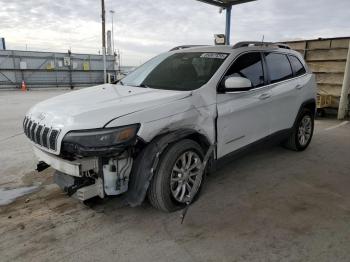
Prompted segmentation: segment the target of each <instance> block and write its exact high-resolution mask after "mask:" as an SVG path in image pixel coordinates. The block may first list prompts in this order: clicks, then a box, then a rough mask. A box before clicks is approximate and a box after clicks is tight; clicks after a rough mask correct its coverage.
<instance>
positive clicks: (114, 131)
mask: <svg viewBox="0 0 350 262" xmlns="http://www.w3.org/2000/svg"><path fill="white" fill-rule="evenodd" d="M138 129H139V124H135V125H130V126H124V127H117V128H102V129H94V130H86V131H85V130H83V131H72V132H69V133H68V134H67V135H66V136H65V137H64V138H63V143H69V144H75V145H79V146H81V147H84V148H102V147H113V146H117V145H120V144H126V143H128V142H131V141H132V140H133V139H134V138H135V137H136V133H137V131H138Z"/></svg>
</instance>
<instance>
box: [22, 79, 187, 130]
mask: <svg viewBox="0 0 350 262" xmlns="http://www.w3.org/2000/svg"><path fill="white" fill-rule="evenodd" d="M190 93H191V92H190V91H169V90H158V89H150V88H141V87H130V86H120V85H111V84H105V85H100V86H95V87H90V88H85V89H82V90H78V91H74V92H70V93H67V94H64V95H60V96H57V97H54V98H51V99H48V100H46V101H43V102H41V103H39V104H37V105H36V106H34V107H33V108H32V109H31V110H30V111H29V112H28V116H30V117H31V118H32V119H34V120H37V121H39V122H41V123H43V124H45V125H47V126H54V127H57V128H63V127H65V128H67V127H68V126H69V127H70V129H71V130H74V129H90V128H101V127H104V126H105V125H106V124H107V123H108V122H110V121H111V120H113V119H117V118H119V117H122V116H125V115H131V114H133V113H136V112H140V111H143V110H147V109H148V108H154V107H157V106H160V105H164V104H168V103H171V102H173V101H176V100H179V99H182V98H185V97H187V96H188V95H189V94H190Z"/></svg>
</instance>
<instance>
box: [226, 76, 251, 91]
mask: <svg viewBox="0 0 350 262" xmlns="http://www.w3.org/2000/svg"><path fill="white" fill-rule="evenodd" d="M252 86H253V85H252V82H251V81H250V80H249V79H247V78H244V77H240V76H230V77H228V78H226V79H225V80H224V90H223V91H224V92H238V91H248V90H250V89H251V88H252Z"/></svg>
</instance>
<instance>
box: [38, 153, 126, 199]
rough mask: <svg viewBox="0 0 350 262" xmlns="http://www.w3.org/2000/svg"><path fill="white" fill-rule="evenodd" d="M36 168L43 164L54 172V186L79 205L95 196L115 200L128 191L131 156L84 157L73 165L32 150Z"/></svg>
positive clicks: (73, 162)
mask: <svg viewBox="0 0 350 262" xmlns="http://www.w3.org/2000/svg"><path fill="white" fill-rule="evenodd" d="M34 154H35V155H36V156H37V158H38V159H39V161H40V162H39V164H38V171H39V165H44V164H46V165H47V166H51V167H52V168H53V169H55V170H56V173H55V175H54V181H55V183H56V184H57V185H58V186H59V187H61V188H62V190H63V191H65V192H66V193H67V194H68V195H69V196H73V197H76V198H78V199H79V200H81V201H85V200H88V199H90V198H93V197H95V196H99V197H100V198H104V196H105V195H108V196H115V195H120V194H122V193H125V192H126V191H127V190H128V184H129V176H130V173H131V168H132V164H133V159H132V158H131V156H130V152H129V151H128V150H125V151H124V152H123V153H121V154H119V155H118V156H114V157H108V158H107V157H105V158H102V157H87V158H81V159H77V160H74V161H69V160H65V159H63V158H60V157H58V156H55V155H52V154H49V153H46V152H44V151H42V150H40V149H38V148H36V147H34Z"/></svg>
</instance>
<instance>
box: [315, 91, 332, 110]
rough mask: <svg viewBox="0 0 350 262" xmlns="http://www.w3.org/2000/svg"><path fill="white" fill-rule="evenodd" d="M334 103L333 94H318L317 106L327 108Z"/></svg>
mask: <svg viewBox="0 0 350 262" xmlns="http://www.w3.org/2000/svg"><path fill="white" fill-rule="evenodd" d="M331 105H332V96H331V95H326V94H317V108H326V107H330V106H331Z"/></svg>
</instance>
